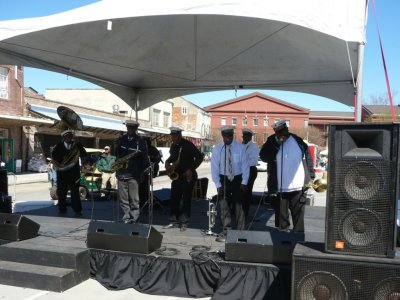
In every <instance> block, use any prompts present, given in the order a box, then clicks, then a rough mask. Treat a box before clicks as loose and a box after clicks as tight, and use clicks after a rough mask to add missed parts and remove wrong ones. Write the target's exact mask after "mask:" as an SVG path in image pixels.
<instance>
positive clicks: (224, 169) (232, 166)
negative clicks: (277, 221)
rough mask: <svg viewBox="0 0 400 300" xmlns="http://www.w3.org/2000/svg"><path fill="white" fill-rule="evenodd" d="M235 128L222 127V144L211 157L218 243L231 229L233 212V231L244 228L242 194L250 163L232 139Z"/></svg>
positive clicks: (241, 148) (245, 186)
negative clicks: (218, 213) (218, 217)
mask: <svg viewBox="0 0 400 300" xmlns="http://www.w3.org/2000/svg"><path fill="white" fill-rule="evenodd" d="M233 134H234V127H233V126H230V125H226V126H223V127H222V128H221V135H222V139H223V141H222V142H220V143H219V144H217V145H216V146H215V148H214V149H213V151H212V155H211V176H212V180H213V181H214V183H215V186H216V188H217V191H218V199H219V203H220V209H221V221H222V227H223V231H222V233H221V234H220V236H219V237H218V238H217V241H220V242H223V241H225V238H226V233H227V231H228V229H230V228H232V227H234V226H232V214H231V211H234V214H235V221H236V228H237V229H239V230H242V229H244V228H245V217H244V213H243V208H242V204H243V203H242V198H243V197H242V195H243V193H244V192H246V190H247V182H248V180H249V170H250V167H249V163H248V160H247V156H246V149H245V147H244V146H243V145H242V144H240V143H239V142H238V141H236V140H234V139H233Z"/></svg>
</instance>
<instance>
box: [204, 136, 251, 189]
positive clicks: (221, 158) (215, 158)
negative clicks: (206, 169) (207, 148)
mask: <svg viewBox="0 0 400 300" xmlns="http://www.w3.org/2000/svg"><path fill="white" fill-rule="evenodd" d="M244 146H245V145H242V144H240V143H239V142H238V141H236V140H234V141H232V143H231V145H230V147H231V153H232V171H233V175H234V176H237V175H240V174H242V184H244V185H247V181H248V180H249V172H250V170H249V169H250V167H249V163H248V160H247V156H246V148H245V147H244ZM225 150H226V148H225V144H224V142H221V143H219V144H218V145H216V146H215V147H214V149H213V151H212V155H211V177H212V180H213V181H214V183H215V186H216V187H217V188H220V187H221V180H220V177H219V176H220V175H226V172H225V171H226V164H225Z"/></svg>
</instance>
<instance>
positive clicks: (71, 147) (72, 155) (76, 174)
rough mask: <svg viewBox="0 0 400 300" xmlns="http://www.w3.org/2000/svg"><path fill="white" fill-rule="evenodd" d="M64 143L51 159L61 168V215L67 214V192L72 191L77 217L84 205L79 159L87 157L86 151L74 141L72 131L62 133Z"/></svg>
mask: <svg viewBox="0 0 400 300" xmlns="http://www.w3.org/2000/svg"><path fill="white" fill-rule="evenodd" d="M61 136H62V141H61V142H60V143H58V144H57V145H56V146H55V147H54V149H53V151H52V153H51V157H52V160H53V163H55V165H57V166H59V167H57V168H56V172H57V195H58V210H59V213H60V214H65V213H66V212H67V203H66V198H67V192H68V189H69V190H70V191H71V207H72V209H73V210H74V212H75V215H76V216H81V215H82V203H81V199H80V196H79V183H80V179H81V172H80V167H79V157H83V156H85V155H86V150H85V148H84V147H83V146H82V144H81V143H80V142H74V141H73V137H74V135H73V132H72V130H69V129H68V130H65V131H63V132H62V133H61Z"/></svg>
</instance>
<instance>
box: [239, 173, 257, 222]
mask: <svg viewBox="0 0 400 300" xmlns="http://www.w3.org/2000/svg"><path fill="white" fill-rule="evenodd" d="M257 173H258V172H257V168H256V167H255V166H253V167H250V176H249V181H248V182H247V191H246V192H245V193H244V201H243V211H244V215H245V217H247V216H248V214H249V208H250V205H251V201H252V197H253V186H254V181H255V180H256V178H257Z"/></svg>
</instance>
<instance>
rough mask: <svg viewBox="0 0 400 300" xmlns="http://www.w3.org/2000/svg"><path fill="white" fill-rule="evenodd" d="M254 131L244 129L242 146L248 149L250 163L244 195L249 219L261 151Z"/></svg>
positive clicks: (244, 207) (244, 206) (245, 208)
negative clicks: (255, 141)
mask: <svg viewBox="0 0 400 300" xmlns="http://www.w3.org/2000/svg"><path fill="white" fill-rule="evenodd" d="M252 137H253V131H252V130H251V129H249V128H243V129H242V144H243V145H244V146H245V148H246V156H247V161H248V163H249V167H250V170H249V181H248V182H247V190H246V192H245V193H244V201H243V211H244V216H245V217H246V218H247V217H248V215H249V208H250V205H251V200H252V196H253V186H254V181H255V180H256V178H257V162H258V153H259V151H260V150H259V149H258V146H257V144H256V143H254V142H253V141H252Z"/></svg>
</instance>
